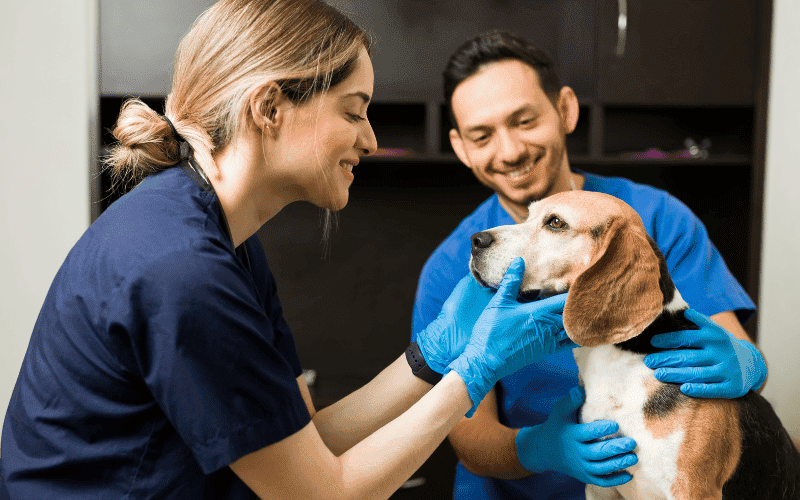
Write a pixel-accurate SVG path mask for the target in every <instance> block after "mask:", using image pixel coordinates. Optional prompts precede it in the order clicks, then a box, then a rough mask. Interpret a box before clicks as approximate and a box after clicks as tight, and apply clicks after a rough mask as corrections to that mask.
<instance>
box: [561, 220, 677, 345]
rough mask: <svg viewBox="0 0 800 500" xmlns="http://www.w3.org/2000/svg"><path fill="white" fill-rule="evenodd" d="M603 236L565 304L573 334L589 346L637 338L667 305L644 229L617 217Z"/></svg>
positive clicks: (568, 327)
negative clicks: (597, 249) (591, 260)
mask: <svg viewBox="0 0 800 500" xmlns="http://www.w3.org/2000/svg"><path fill="white" fill-rule="evenodd" d="M600 238H602V240H601V242H602V243H601V245H600V249H599V251H598V252H597V255H596V256H595V257H594V261H593V262H592V263H591V264H590V265H589V267H588V268H587V269H586V270H585V271H584V272H583V273H581V275H580V276H578V278H577V279H576V280H575V281H574V283H573V284H572V286H571V287H570V290H569V295H568V297H567V302H566V304H565V306H564V329H565V330H566V332H567V335H568V336H569V337H570V338H571V339H572V340H573V341H574V342H575V343H576V344H578V345H581V346H585V347H595V346H598V345H604V344H617V343H619V342H624V341H625V340H628V339H630V338H633V337H635V336H636V335H638V334H639V333H641V332H642V331H643V330H644V329H645V328H646V327H647V325H649V324H650V323H652V321H653V320H654V319H655V318H656V316H658V315H659V313H660V312H661V310H662V308H663V295H662V293H661V289H660V288H659V278H660V274H661V273H660V270H659V262H658V257H657V256H656V255H655V253H654V252H653V250H652V248H651V247H650V244H649V242H648V240H647V233H646V232H645V231H644V228H639V227H637V226H636V225H635V224H631V223H630V222H629V221H628V220H627V218H625V217H617V218H615V219H614V220H613V221H612V223H611V224H610V226H608V228H607V230H606V231H605V232H604V233H603V234H602V235H601V236H600Z"/></svg>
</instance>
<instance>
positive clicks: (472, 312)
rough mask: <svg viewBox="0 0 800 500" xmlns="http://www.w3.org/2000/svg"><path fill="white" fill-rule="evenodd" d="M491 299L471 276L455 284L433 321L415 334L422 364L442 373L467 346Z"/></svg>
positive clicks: (491, 293) (490, 291)
mask: <svg viewBox="0 0 800 500" xmlns="http://www.w3.org/2000/svg"><path fill="white" fill-rule="evenodd" d="M493 296H494V291H492V290H490V289H489V288H485V287H483V286H481V285H480V283H478V282H477V281H475V278H473V277H472V275H471V274H469V275H467V276H465V277H464V278H462V279H461V281H459V282H458V284H457V285H456V287H455V288H454V289H453V291H452V293H450V296H449V297H448V298H447V300H446V301H445V302H444V305H443V306H442V310H441V311H439V315H438V316H437V317H436V319H434V320H433V321H431V322H430V324H428V326H426V327H425V329H424V330H422V331H421V332H419V333H418V334H417V346H419V350H420V352H421V353H422V356H423V357H424V358H425V362H426V363H427V364H428V366H430V367H431V369H432V370H433V371H435V372H437V373H444V372H445V370H447V365H449V364H450V363H451V362H452V361H453V360H454V359H456V358H457V357H458V356H459V355H460V354H461V353H462V351H464V346H466V345H467V342H468V341H469V338H470V336H471V335H472V329H473V327H474V326H475V322H476V321H477V320H478V317H479V316H480V315H481V313H482V312H483V309H484V308H485V307H486V305H487V304H488V303H489V301H490V300H491V299H492V297H493Z"/></svg>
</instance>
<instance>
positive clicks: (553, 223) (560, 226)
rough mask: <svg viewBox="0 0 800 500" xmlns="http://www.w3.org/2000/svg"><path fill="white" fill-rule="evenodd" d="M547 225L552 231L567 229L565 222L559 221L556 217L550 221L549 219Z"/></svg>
mask: <svg viewBox="0 0 800 500" xmlns="http://www.w3.org/2000/svg"><path fill="white" fill-rule="evenodd" d="M547 225H548V226H549V227H551V228H552V229H566V228H567V223H566V222H564V221H563V220H561V219H559V218H558V217H556V216H555V215H554V216H552V217H550V219H548V221H547Z"/></svg>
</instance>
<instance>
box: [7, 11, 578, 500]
mask: <svg viewBox="0 0 800 500" xmlns="http://www.w3.org/2000/svg"><path fill="white" fill-rule="evenodd" d="M369 45H370V44H369V40H368V39H367V37H366V36H365V34H364V33H363V32H362V31H361V30H360V29H358V28H357V27H356V26H355V25H354V24H353V23H352V22H351V21H349V20H348V19H346V18H345V17H343V16H342V15H341V14H339V13H338V12H337V11H335V10H334V9H333V8H331V7H329V6H327V5H326V4H324V3H322V2H319V1H315V0H271V1H270V0H223V1H221V2H219V3H217V4H216V5H214V6H213V7H211V8H210V9H209V10H208V11H207V12H205V13H204V14H203V15H202V16H201V17H200V18H199V19H198V21H197V22H196V24H195V25H194V27H193V28H192V29H191V31H190V32H189V33H188V34H187V35H186V37H185V38H184V39H183V41H182V42H181V45H180V47H179V49H178V53H177V57H176V59H175V75H174V80H173V87H172V92H171V93H170V94H169V96H168V97H167V101H166V116H160V115H158V114H157V113H155V112H154V111H153V110H151V109H150V108H148V107H147V106H145V105H144V104H142V103H141V102H140V101H137V100H133V101H129V102H127V103H126V104H125V105H124V106H123V108H122V110H121V112H120V115H119V119H118V121H117V124H116V127H115V129H114V131H113V133H114V136H115V137H116V138H117V140H118V141H119V144H118V145H117V147H116V149H115V150H114V151H113V154H112V156H111V158H110V160H109V165H110V168H111V169H112V172H113V174H115V175H116V176H117V178H118V179H120V180H121V181H122V182H126V183H130V184H137V185H136V187H135V188H134V189H133V190H132V191H130V192H129V193H128V194H126V195H125V196H123V197H122V198H120V199H119V200H118V201H116V202H115V203H114V204H113V205H112V206H111V207H109V209H108V210H107V211H106V212H105V213H104V214H103V215H102V216H101V217H100V218H99V219H98V220H97V221H96V222H95V223H94V224H93V225H92V226H91V227H90V228H89V229H88V230H87V231H86V233H84V235H83V236H82V237H81V239H80V240H79V241H78V243H77V244H76V245H75V247H74V248H73V249H72V251H71V252H70V253H69V255H68V257H67V259H66V261H65V262H64V264H63V266H62V267H61V269H60V270H59V272H58V274H57V275H56V277H55V279H54V281H53V284H52V286H51V288H50V290H49V292H48V295H47V297H46V299H45V302H44V305H43V307H42V310H41V313H40V315H39V318H38V321H37V322H36V326H35V328H34V332H33V335H32V338H31V342H30V346H29V348H28V351H27V354H26V357H25V360H24V363H23V366H22V370H21V373H20V376H19V379H18V381H17V384H16V387H15V389H14V393H13V396H12V400H11V404H10V407H9V410H8V413H7V417H6V420H5V423H4V428H3V435H2V450H3V453H2V467H3V474H4V483H5V484H6V486H7V487H8V490H9V492H10V494H11V497H12V498H20V499H34V498H35V499H43V498H54V499H59V500H66V499H73V498H74V499H77V498H80V499H89V498H90V499H94V500H98V499H111V498H114V499H120V498H126V499H134V498H147V499H163V498H170V499H184V498H185V499H199V498H214V499H220V498H255V497H256V495H258V496H259V497H261V498H271V499H272V498H274V499H294V498H297V499H310V498H325V499H339V498H387V497H389V496H390V494H391V493H392V492H393V491H394V490H396V489H397V488H398V487H399V486H400V485H401V484H402V483H403V482H404V481H405V480H406V479H408V478H409V477H410V476H411V474H412V473H413V472H414V471H415V470H416V469H417V468H418V467H419V466H420V465H421V464H422V463H423V462H424V460H425V459H426V458H427V457H428V456H429V455H430V454H431V453H432V452H433V450H434V449H435V448H436V447H437V445H438V444H439V443H440V442H441V441H442V440H443V439H444V437H445V436H446V435H447V433H448V431H449V430H450V429H451V428H452V427H453V425H454V424H455V423H456V422H458V421H459V420H460V419H461V418H462V417H463V416H464V414H467V413H469V412H471V411H472V409H473V408H474V407H475V406H476V405H477V404H478V403H479V402H480V401H481V399H482V398H483V396H484V395H485V394H486V393H487V392H488V391H489V390H490V389H491V388H492V387H493V386H494V384H495V383H496V382H497V380H498V379H499V378H501V377H503V376H505V375H508V374H510V373H511V372H513V371H515V370H517V369H519V368H521V367H523V366H525V365H527V364H530V363H534V362H537V361H538V360H540V359H542V358H543V357H545V356H547V355H550V354H552V353H554V352H557V351H560V350H563V349H568V348H571V347H572V346H573V344H572V343H571V341H569V340H568V339H566V337H565V334H564V332H563V325H562V324H561V316H560V313H561V310H562V308H563V302H564V300H563V297H561V298H558V297H554V298H553V300H551V301H549V302H539V303H537V304H535V305H532V304H524V305H523V304H519V303H518V302H517V301H516V294H517V291H518V289H519V281H520V279H521V275H522V274H521V273H522V270H523V263H522V261H521V260H520V259H517V261H516V262H515V264H513V265H512V266H511V268H510V269H509V271H508V273H507V274H506V277H505V280H504V282H503V284H502V285H501V286H500V288H499V290H498V291H497V292H496V293H494V294H492V293H491V292H489V291H486V290H484V289H482V288H481V287H480V286H479V285H477V284H476V283H475V282H474V280H473V279H472V278H469V277H467V278H465V279H464V280H462V282H461V284H460V285H459V286H458V287H457V289H456V290H455V292H454V293H453V295H452V297H451V298H450V299H449V300H448V301H447V303H446V304H445V306H444V308H443V309H442V312H441V314H440V315H439V317H438V318H437V319H436V320H435V321H433V322H432V323H431V324H430V325H428V326H427V328H425V329H424V330H423V331H422V332H421V333H420V334H419V337H418V341H417V343H416V344H412V346H411V348H410V349H409V351H408V353H407V354H405V353H404V354H402V355H400V357H398V359H397V360H396V361H395V362H394V363H393V364H392V365H390V366H389V367H388V368H386V369H385V370H384V371H383V372H381V373H380V374H379V375H378V376H377V377H376V378H375V379H374V380H373V381H371V382H370V383H369V384H367V385H366V386H365V387H363V388H362V389H360V390H358V391H356V392H355V393H353V394H351V395H350V396H348V397H346V398H344V399H343V400H342V401H340V402H339V403H337V404H335V405H332V406H331V407H328V408H326V409H325V410H323V411H320V412H316V411H315V409H314V406H313V404H312V402H311V399H310V396H309V391H308V388H307V386H306V385H305V382H304V379H303V377H302V374H301V368H300V363H299V361H298V358H297V354H296V352H295V348H294V342H293V340H292V335H291V333H290V331H289V328H288V326H287V324H286V323H285V321H284V320H283V317H282V313H281V306H280V302H279V301H278V298H277V296H276V285H275V281H274V279H273V277H272V275H271V274H270V271H269V269H268V267H267V263H266V261H265V258H264V253H263V251H262V249H261V247H260V245H259V241H258V239H257V237H256V236H255V233H256V231H257V230H258V229H259V227H261V225H263V224H264V223H265V222H266V221H267V220H269V219H270V218H271V217H272V216H274V215H275V214H277V213H278V212H279V211H280V210H281V209H282V208H283V207H284V206H285V205H287V204H289V203H291V202H293V201H298V200H305V201H308V202H311V203H313V204H315V205H317V206H319V207H322V208H325V209H331V210H337V209H340V208H342V207H344V206H345V204H346V203H347V199H348V188H349V186H350V183H351V182H352V181H353V172H352V170H353V167H354V166H355V165H356V164H358V161H359V158H360V157H362V156H366V155H369V154H371V153H372V152H374V151H375V148H376V143H375V137H374V135H373V132H372V129H371V127H370V125H369V122H368V121H367V119H366V117H365V113H366V108H367V105H368V103H369V100H370V97H371V95H372V91H373V71H372V64H371V61H370V56H369ZM498 332H501V333H502V335H499V334H498ZM320 333H321V334H325V333H324V332H320ZM340 362H341V363H345V364H349V365H354V364H358V363H359V360H358V359H341V360H340ZM441 373H445V375H444V377H443V378H442V377H441V375H440V374H441ZM439 379H441V380H439ZM432 384H435V385H432Z"/></svg>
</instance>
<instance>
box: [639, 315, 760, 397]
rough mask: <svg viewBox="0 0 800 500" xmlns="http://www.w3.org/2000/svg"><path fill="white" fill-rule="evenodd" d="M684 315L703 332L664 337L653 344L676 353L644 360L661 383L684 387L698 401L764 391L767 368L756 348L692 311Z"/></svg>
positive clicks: (685, 332)
mask: <svg viewBox="0 0 800 500" xmlns="http://www.w3.org/2000/svg"><path fill="white" fill-rule="evenodd" d="M685 315H686V319H688V320H689V321H691V322H692V323H694V324H696V325H697V326H699V327H700V330H682V331H679V332H670V333H662V334H659V335H654V336H653V338H652V340H651V343H652V344H653V346H654V347H659V348H665V349H677V350H675V351H664V352H657V353H654V354H650V355H648V356H646V357H645V358H644V364H645V365H647V366H648V367H649V368H652V369H655V377H656V378H657V379H658V380H660V381H662V382H671V383H676V384H681V392H683V393H684V394H686V395H687V396H693V397H697V398H737V397H739V396H744V395H745V394H747V391H749V390H750V389H753V390H756V389H758V388H759V387H761V384H763V383H764V379H766V378H767V365H766V363H765V362H764V358H763V357H762V356H761V353H760V352H759V350H758V349H757V348H756V346H754V345H753V344H751V343H750V342H748V341H746V340H742V339H739V338H736V337H735V336H733V335H732V334H731V333H729V332H728V331H727V330H725V329H724V328H722V327H721V326H719V325H718V324H716V323H714V322H713V321H712V320H711V319H709V318H708V317H706V316H704V315H702V314H700V313H699V312H697V311H695V310H693V309H688V310H687V311H686V313H685Z"/></svg>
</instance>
